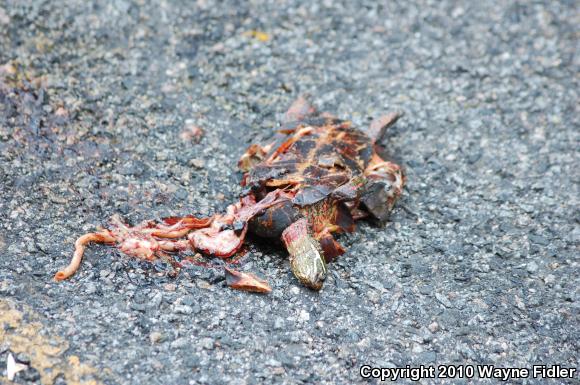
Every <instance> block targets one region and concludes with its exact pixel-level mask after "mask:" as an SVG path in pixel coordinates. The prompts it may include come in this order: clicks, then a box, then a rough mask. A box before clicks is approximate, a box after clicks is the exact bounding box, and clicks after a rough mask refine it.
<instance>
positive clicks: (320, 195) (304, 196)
mask: <svg viewBox="0 0 580 385" xmlns="http://www.w3.org/2000/svg"><path fill="white" fill-rule="evenodd" d="M331 192H332V189H331V188H329V187H327V186H306V187H304V188H303V189H301V190H300V191H299V192H298V194H296V196H295V197H294V199H293V200H292V203H294V204H295V205H297V206H309V205H312V204H314V203H316V202H320V201H321V200H323V199H324V198H326V197H327V196H328V195H329V194H330V193H331Z"/></svg>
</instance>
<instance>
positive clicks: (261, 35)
mask: <svg viewBox="0 0 580 385" xmlns="http://www.w3.org/2000/svg"><path fill="white" fill-rule="evenodd" d="M244 36H248V37H253V38H254V39H256V40H259V41H261V42H267V41H268V40H270V35H268V34H267V33H266V32H263V31H256V30H251V31H246V32H244Z"/></svg>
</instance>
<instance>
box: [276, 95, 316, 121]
mask: <svg viewBox="0 0 580 385" xmlns="http://www.w3.org/2000/svg"><path fill="white" fill-rule="evenodd" d="M316 114H317V111H316V108H315V107H314V106H313V105H312V104H311V103H310V102H309V101H308V99H307V98H306V97H304V96H300V97H298V99H296V100H295V101H294V102H293V103H292V104H291V105H290V108H288V111H286V114H285V115H284V122H285V123H288V122H295V121H297V120H304V119H305V118H308V117H311V116H315V115H316Z"/></svg>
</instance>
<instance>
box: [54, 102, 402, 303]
mask: <svg viewBox="0 0 580 385" xmlns="http://www.w3.org/2000/svg"><path fill="white" fill-rule="evenodd" d="M400 116H401V114H400V113H398V112H394V113H391V114H388V115H385V116H382V117H380V118H377V119H375V120H373V121H372V122H371V123H370V125H369V127H368V128H365V129H357V128H355V127H353V125H352V123H351V122H350V121H347V120H340V119H337V118H335V117H333V116H331V115H329V114H327V113H319V112H317V110H316V109H315V108H314V107H313V105H312V104H310V103H309V102H308V101H307V100H306V99H305V98H304V97H300V98H298V99H297V100H296V101H295V102H294V103H293V104H292V105H291V107H290V109H289V110H288V111H287V112H286V114H285V118H284V122H283V124H282V125H281V127H279V129H277V130H276V132H275V134H274V135H273V137H272V138H271V139H270V140H269V141H267V142H266V143H264V144H252V145H251V146H250V147H249V148H248V150H247V151H246V152H245V153H244V155H243V156H242V157H241V159H240V161H239V163H238V166H239V168H240V170H241V171H242V172H243V177H242V182H241V184H242V186H243V187H244V188H245V189H244V193H242V194H241V197H240V199H239V201H238V202H237V203H234V204H232V205H230V206H228V208H227V210H226V213H225V214H216V215H213V216H211V217H207V218H197V217H194V216H191V215H188V216H184V217H171V218H164V219H162V220H160V221H146V222H143V223H141V224H139V225H137V226H134V227H130V226H128V225H126V224H124V223H123V222H122V221H121V219H120V218H119V217H116V216H115V217H113V219H112V224H111V227H110V228H109V229H103V228H101V229H99V230H98V231H96V232H94V233H89V234H85V235H83V236H81V237H80V238H79V239H78V240H77V241H76V243H75V253H74V256H73V258H72V260H71V262H70V264H69V266H67V267H66V268H65V269H63V270H62V271H59V272H58V273H56V275H55V279H56V280H59V281H60V280H63V279H66V278H68V277H70V276H71V275H73V274H74V273H75V272H76V271H77V269H78V268H79V266H80V263H81V260H82V255H83V252H84V250H85V247H86V246H87V244H89V243H90V242H96V243H105V244H111V245H115V246H116V247H117V248H118V249H119V250H121V251H122V252H123V253H125V254H127V255H130V256H133V257H137V258H140V259H143V260H147V261H154V260H156V259H159V258H160V259H162V260H165V261H168V262H169V263H171V265H172V266H174V267H175V268H177V269H179V268H181V267H183V262H176V259H175V258H173V256H172V255H171V254H173V253H192V252H194V253H195V252H197V253H201V254H203V255H206V256H212V257H219V258H223V259H226V261H227V260H228V259H230V257H232V256H234V255H235V254H236V253H238V252H240V249H241V247H242V245H243V243H244V239H245V237H246V235H247V233H248V231H249V232H251V233H253V234H255V235H257V236H259V237H264V238H271V239H278V240H281V242H282V243H283V244H284V245H285V247H286V249H287V250H288V253H289V254H290V267H291V269H292V272H293V273H294V275H295V276H296V278H298V280H299V281H300V282H302V283H303V284H304V285H305V286H307V287H309V288H311V289H314V290H320V289H321V287H322V285H323V282H324V280H325V278H326V275H327V263H328V262H330V261H332V260H333V259H334V258H336V257H337V256H339V255H341V254H343V253H344V252H345V250H344V248H343V247H342V246H341V245H340V244H339V243H338V242H337V241H336V240H335V239H334V236H333V233H340V232H352V231H354V230H355V221H356V220H358V219H363V218H368V219H372V220H374V221H377V222H380V223H384V222H385V221H386V220H387V218H388V216H389V213H390V211H391V210H392V208H393V205H394V204H395V201H396V200H397V199H398V198H399V196H400V195H401V193H402V189H403V186H404V183H405V177H404V175H403V172H402V170H401V168H400V166H398V165H397V164H395V163H392V162H389V161H385V160H383V159H382V158H381V157H380V156H379V155H378V154H377V152H376V150H375V146H376V144H377V143H378V142H379V141H380V140H381V138H382V137H383V135H384V133H385V130H386V129H387V128H388V127H389V126H391V125H393V124H394V123H395V122H396V121H397V120H398V119H399V117H400ZM186 260H189V259H188V258H185V259H184V261H186ZM224 270H225V274H226V282H227V284H228V285H229V286H230V287H232V288H234V289H239V290H246V291H254V292H270V291H271V288H270V286H269V285H268V283H267V282H265V281H264V280H261V279H259V278H257V277H256V276H254V275H253V274H249V273H243V272H240V271H237V270H234V269H233V268H231V266H230V267H225V268H224Z"/></svg>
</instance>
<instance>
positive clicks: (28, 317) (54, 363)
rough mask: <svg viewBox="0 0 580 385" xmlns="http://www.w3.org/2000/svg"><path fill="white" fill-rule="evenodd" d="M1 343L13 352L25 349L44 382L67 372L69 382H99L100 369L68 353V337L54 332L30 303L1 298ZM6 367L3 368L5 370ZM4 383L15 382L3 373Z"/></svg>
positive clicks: (49, 382)
mask: <svg viewBox="0 0 580 385" xmlns="http://www.w3.org/2000/svg"><path fill="white" fill-rule="evenodd" d="M0 344H4V345H6V347H7V348H8V349H10V350H11V351H12V352H13V353H25V354H26V355H27V356H28V357H29V358H30V366H31V367H33V368H34V369H36V370H38V373H39V374H40V382H41V383H42V384H43V385H52V384H53V383H54V381H55V379H56V377H58V376H59V375H60V376H63V377H64V379H65V380H66V383H67V384H69V385H99V384H101V382H100V381H98V379H97V373H99V371H98V370H97V369H96V368H94V367H92V366H90V365H87V364H83V363H81V361H80V359H79V358H78V357H77V356H75V355H66V354H65V352H66V351H67V350H68V348H69V344H68V342H67V341H66V340H64V339H63V338H61V337H59V336H54V335H50V333H48V332H47V330H46V328H43V325H42V324H41V323H40V317H39V316H38V315H37V314H36V313H35V312H34V311H32V310H31V309H30V308H29V307H28V306H25V305H16V304H15V303H14V302H12V301H9V300H4V299H0ZM3 370H4V368H0V373H2V372H3ZM0 383H11V382H9V381H8V378H6V377H3V376H1V375H0Z"/></svg>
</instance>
